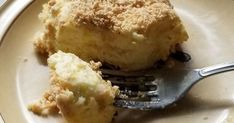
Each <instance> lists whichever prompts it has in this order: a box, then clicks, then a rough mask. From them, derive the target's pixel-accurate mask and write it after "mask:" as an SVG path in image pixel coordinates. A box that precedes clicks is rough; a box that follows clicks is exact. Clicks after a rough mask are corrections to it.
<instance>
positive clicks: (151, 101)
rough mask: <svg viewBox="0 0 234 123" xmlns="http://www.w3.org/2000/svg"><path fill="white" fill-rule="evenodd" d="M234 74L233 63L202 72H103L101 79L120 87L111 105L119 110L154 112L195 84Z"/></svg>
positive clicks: (166, 69) (209, 68)
mask: <svg viewBox="0 0 234 123" xmlns="http://www.w3.org/2000/svg"><path fill="white" fill-rule="evenodd" d="M231 70H234V62H231V63H223V64H218V65H214V66H210V67H205V68H201V69H192V70H191V69H190V70H189V69H173V68H171V69H169V68H162V69H149V70H145V71H138V72H121V71H117V70H110V69H102V70H101V71H102V73H103V78H104V79H108V80H110V81H111V82H112V84H113V85H118V86H119V87H120V94H119V96H118V97H116V99H115V103H114V105H115V106H116V107H120V108H127V109H139V110H154V109H163V108H165V107H167V106H169V105H172V104H174V103H175V102H176V101H178V100H179V99H181V98H182V97H184V96H185V95H186V93H187V92H188V91H189V90H190V89H191V88H192V86H193V85H194V84H196V83H197V82H198V81H200V80H202V79H204V78H206V77H209V76H211V75H215V74H218V73H223V72H227V71H231Z"/></svg>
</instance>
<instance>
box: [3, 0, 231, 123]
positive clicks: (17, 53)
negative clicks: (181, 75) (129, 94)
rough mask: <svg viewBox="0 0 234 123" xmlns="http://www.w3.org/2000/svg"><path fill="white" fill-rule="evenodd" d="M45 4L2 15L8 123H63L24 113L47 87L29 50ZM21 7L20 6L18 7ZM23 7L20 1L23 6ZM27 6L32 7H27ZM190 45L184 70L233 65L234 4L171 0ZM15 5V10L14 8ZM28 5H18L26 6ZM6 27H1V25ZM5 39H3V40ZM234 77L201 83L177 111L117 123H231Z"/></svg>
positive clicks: (135, 115)
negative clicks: (189, 59)
mask: <svg viewBox="0 0 234 123" xmlns="http://www.w3.org/2000/svg"><path fill="white" fill-rule="evenodd" d="M44 1H45V0H37V1H34V2H33V3H32V4H30V5H29V6H28V7H27V8H26V9H25V10H24V11H23V13H21V14H19V16H18V17H17V18H16V19H15V21H14V23H13V24H12V25H11V26H10V27H9V30H8V31H7V32H6V33H4V32H5V31H6V29H7V28H6V27H8V26H9V24H6V22H8V23H9V22H11V21H12V19H10V18H13V17H15V15H17V12H19V11H18V10H21V9H22V8H21V9H19V8H18V9H17V8H13V9H12V8H11V7H10V8H11V9H12V11H13V10H16V9H17V12H16V13H12V12H9V8H8V9H6V8H5V9H6V10H5V11H6V12H9V13H11V14H14V15H10V14H9V15H8V17H7V18H5V19H8V21H6V20H5V19H3V18H2V16H3V15H4V13H3V14H2V13H0V16H1V18H0V22H1V24H3V25H0V26H3V27H4V28H2V29H1V32H0V34H1V35H0V39H1V38H2V36H4V37H3V38H2V40H1V42H2V43H1V46H0V113H1V115H2V117H3V118H4V120H5V122H6V123H16V122H17V123H62V122H63V120H62V119H61V118H60V117H59V116H50V117H39V116H36V115H34V114H32V113H31V112H29V111H28V110H27V108H26V107H27V105H28V104H29V103H30V102H32V101H34V100H36V99H39V98H40V96H41V95H42V93H43V91H45V90H46V89H47V88H48V87H49V82H48V79H49V72H48V68H47V66H46V65H45V63H44V62H43V61H44V60H42V59H41V58H40V57H38V56H37V55H36V54H35V52H34V49H33V45H32V43H33V37H34V35H35V33H36V32H37V31H38V30H40V29H41V26H42V25H41V24H40V22H39V20H38V18H37V15H38V13H39V12H40V11H41V9H42V8H41V5H42V3H44ZM18 2H19V1H18ZM21 3H22V1H21ZM27 3H30V1H27ZM173 4H174V5H175V9H176V11H177V12H178V14H179V15H180V16H181V18H182V20H183V22H184V23H185V26H186V28H187V31H188V32H189V35H190V39H189V41H188V42H186V43H185V44H184V45H183V47H184V49H185V50H186V52H188V53H189V54H190V55H191V56H192V60H191V61H190V62H189V63H186V65H185V67H186V68H200V67H204V66H209V65H213V64H217V63H222V62H226V61H234V55H233V54H234V25H233V23H234V14H233V12H234V1H233V0H222V1H221V0H173ZM17 5H19V4H17ZM25 5H26V4H22V6H25ZM4 17H6V14H5V15H4ZM3 21H4V22H5V23H2V22H3ZM3 34H5V35H3ZM233 75H234V72H229V73H225V74H220V75H217V76H214V77H210V78H208V79H205V80H202V81H201V82H200V83H199V84H197V85H196V86H194V87H193V89H192V90H191V91H190V92H189V94H188V95H187V96H186V97H185V98H184V99H183V100H181V101H180V102H178V104H177V106H175V107H172V108H169V109H165V110H161V111H151V112H141V111H128V110H122V111H121V112H120V113H119V115H118V117H116V119H115V122H116V123H130V122H131V123H133V122H134V123H188V122H189V123H233V122H234V118H233V116H234V76H233ZM1 122H2V121H1V118H0V123H1Z"/></svg>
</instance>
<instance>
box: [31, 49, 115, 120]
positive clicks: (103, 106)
mask: <svg viewBox="0 0 234 123" xmlns="http://www.w3.org/2000/svg"><path fill="white" fill-rule="evenodd" d="M48 65H49V67H50V70H51V75H52V76H51V88H50V90H49V91H47V92H46V93H45V94H44V96H43V98H42V99H41V100H40V101H39V102H36V103H34V104H32V105H29V110H31V111H33V112H34V113H37V114H41V115H48V114H52V113H58V112H60V113H61V114H62V116H63V117H64V118H65V119H66V121H67V122H68V123H97V122H98V123H110V122H111V121H112V117H113V115H114V113H115V112H116V109H115V107H114V106H113V102H114V98H115V96H116V95H117V94H118V88H117V87H116V86H113V87H112V86H111V83H110V82H109V81H105V80H103V79H102V77H101V76H100V73H99V72H98V71H96V69H97V68H98V67H99V64H98V63H94V62H92V63H91V64H89V63H86V62H84V61H82V60H81V59H79V58H78V57H77V56H75V55H73V54H70V53H63V52H61V51H59V52H58V53H55V54H53V55H51V56H50V57H49V59H48Z"/></svg>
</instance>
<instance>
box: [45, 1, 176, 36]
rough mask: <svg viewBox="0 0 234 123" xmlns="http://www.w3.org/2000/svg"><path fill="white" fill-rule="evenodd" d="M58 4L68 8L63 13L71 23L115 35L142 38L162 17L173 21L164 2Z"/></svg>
mask: <svg viewBox="0 0 234 123" xmlns="http://www.w3.org/2000/svg"><path fill="white" fill-rule="evenodd" d="M62 1H63V2H64V3H62V5H63V6H66V7H67V8H69V12H65V13H68V14H70V16H71V17H72V19H71V20H72V21H74V20H75V23H76V24H77V25H82V24H91V25H94V26H95V27H100V28H102V29H110V30H112V31H114V32H119V33H121V32H122V33H126V32H137V33H141V34H142V33H145V31H147V30H146V29H148V27H149V26H150V25H151V24H155V23H157V22H159V21H161V20H163V19H165V17H166V18H171V19H173V18H175V17H176V16H175V14H174V10H173V7H172V5H171V4H170V2H169V1H168V0H73V1H69V2H70V4H69V2H68V1H66V0H57V2H62ZM65 1H66V2H65ZM49 3H50V4H49V6H51V7H52V6H56V2H55V0H51V1H50V2H49ZM60 4H61V3H60ZM66 7H65V8H64V7H63V10H66ZM71 9H72V10H71ZM67 10H68V9H67ZM62 13H63V12H61V13H60V14H62ZM69 18H70V17H69ZM68 20H70V19H68Z"/></svg>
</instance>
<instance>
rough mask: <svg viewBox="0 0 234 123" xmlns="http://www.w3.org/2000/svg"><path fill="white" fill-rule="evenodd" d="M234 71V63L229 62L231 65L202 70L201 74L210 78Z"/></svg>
mask: <svg viewBox="0 0 234 123" xmlns="http://www.w3.org/2000/svg"><path fill="white" fill-rule="evenodd" d="M232 70H234V62H229V63H223V64H218V65H213V66H210V67H205V68H202V69H200V70H199V74H200V75H201V76H202V77H208V76H211V75H214V74H218V73H223V72H227V71H232Z"/></svg>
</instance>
